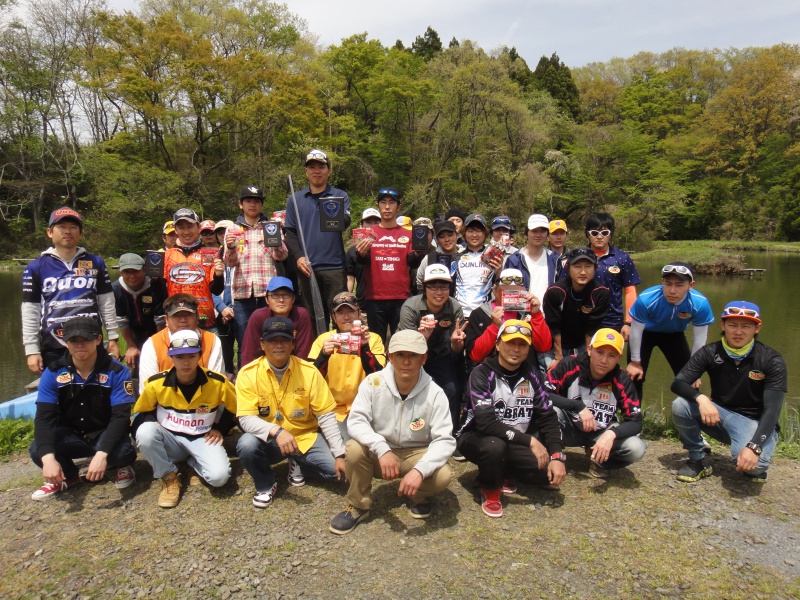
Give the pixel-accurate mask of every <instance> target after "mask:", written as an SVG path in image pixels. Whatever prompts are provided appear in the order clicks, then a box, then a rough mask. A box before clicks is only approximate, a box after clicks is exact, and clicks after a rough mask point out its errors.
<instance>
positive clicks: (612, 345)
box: [592, 340, 623, 356]
mask: <svg viewBox="0 0 800 600" xmlns="http://www.w3.org/2000/svg"><path fill="white" fill-rule="evenodd" d="M604 346H605V347H606V348H613V349H614V351H615V352H616V353H617V354H619V355H620V356H622V350H623V348H622V347H620V346H619V345H617V344H615V343H613V342H609V341H603V340H597V341H596V342H595V343H594V344H592V348H603V347H604Z"/></svg>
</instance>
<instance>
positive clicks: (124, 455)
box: [28, 427, 136, 479]
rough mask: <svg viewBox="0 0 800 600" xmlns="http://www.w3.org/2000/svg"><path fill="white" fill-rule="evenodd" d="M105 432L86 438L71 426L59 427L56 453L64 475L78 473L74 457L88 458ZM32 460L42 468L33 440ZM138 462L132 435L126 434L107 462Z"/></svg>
mask: <svg viewBox="0 0 800 600" xmlns="http://www.w3.org/2000/svg"><path fill="white" fill-rule="evenodd" d="M103 435H104V434H103V433H101V434H100V435H99V436H97V437H96V438H94V439H91V440H89V439H86V438H85V437H83V436H82V435H80V434H79V433H78V432H77V431H75V430H74V429H72V428H71V427H57V428H56V439H55V455H56V460H57V461H58V464H60V465H61V470H62V471H64V477H66V478H67V479H72V478H73V477H75V476H76V475H77V474H78V467H76V466H75V463H74V462H73V461H72V459H73V458H88V457H91V456H94V455H95V453H96V452H97V445H98V443H99V442H100V440H101V439H102V438H103ZM28 453H29V454H30V455H31V460H32V461H33V462H34V463H36V466H38V467H39V468H40V469H41V468H42V454H41V453H40V452H39V448H38V447H37V446H36V442H33V443H32V444H31V445H30V448H28ZM134 462H136V450H134V448H133V444H131V438H130V436H128V435H126V436H125V437H123V438H122V439H121V440H120V441H119V442H117V444H116V445H115V446H114V447H113V448H112V449H111V452H109V453H108V459H107V463H108V466H109V467H129V466H131V465H133V463H134Z"/></svg>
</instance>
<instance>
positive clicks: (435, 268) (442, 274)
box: [422, 264, 453, 283]
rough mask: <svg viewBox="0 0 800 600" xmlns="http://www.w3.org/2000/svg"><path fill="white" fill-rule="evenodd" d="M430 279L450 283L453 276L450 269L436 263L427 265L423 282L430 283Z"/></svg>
mask: <svg viewBox="0 0 800 600" xmlns="http://www.w3.org/2000/svg"><path fill="white" fill-rule="evenodd" d="M430 281H447V282H448V283H452V282H453V278H452V277H450V270H449V269H448V268H447V267H445V266H444V265H440V264H435V265H428V266H427V267H425V275H424V276H423V277H422V282H423V283H428V282H430Z"/></svg>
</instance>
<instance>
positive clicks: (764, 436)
mask: <svg viewBox="0 0 800 600" xmlns="http://www.w3.org/2000/svg"><path fill="white" fill-rule="evenodd" d="M760 313H761V311H760V309H759V308H758V306H757V305H755V304H753V303H752V302H745V301H743V300H735V301H733V302H729V303H728V304H727V305H726V306H725V308H724V310H723V311H722V321H721V325H722V339H721V340H719V341H717V342H712V343H711V344H708V345H707V346H703V347H702V348H701V349H700V350H698V351H697V352H696V353H695V354H694V355H693V356H692V358H690V359H689V362H688V363H686V366H685V367H683V369H681V372H680V373H678V376H677V377H676V378H675V380H674V381H673V382H672V388H671V389H672V391H673V392H675V393H676V394H678V395H679V397H678V398H676V399H675V401H674V402H673V403H672V420H673V422H674V423H675V427H676V428H677V429H678V436H679V437H680V438H681V442H683V447H684V448H686V450H688V451H689V460H688V461H687V463H686V465H685V466H684V467H683V468H681V469H680V470H679V471H678V481H684V482H693V481H698V480H700V479H702V478H703V477H708V476H709V475H711V464H710V463H709V462H708V459H707V458H705V453H704V451H703V437H702V434H701V432H704V433H707V434H708V435H710V436H711V437H713V438H714V439H715V440H717V441H719V442H722V443H723V444H730V446H731V456H732V457H733V460H734V462H735V463H736V470H737V471H740V472H742V473H743V474H744V475H745V477H747V478H749V480H750V481H753V482H756V483H764V482H765V481H766V480H767V470H768V469H769V464H770V458H771V457H772V453H773V452H774V451H775V446H776V445H777V443H778V428H777V425H778V417H779V415H780V413H781V407H782V406H783V399H784V396H785V395H786V389H787V385H786V363H785V362H784V360H783V357H782V356H781V355H780V354H779V353H778V352H777V351H776V350H773V349H772V348H770V347H769V346H767V345H766V344H762V343H761V342H759V341H758V340H757V339H756V336H757V335H758V332H759V331H761V314H760ZM703 373H708V377H709V379H710V380H711V396H710V397H709V396H706V395H705V394H702V393H700V392H699V391H698V390H696V389H695V388H694V386H693V385H692V383H693V382H695V381H697V380H698V379H699V378H700V376H701V375H702V374H703Z"/></svg>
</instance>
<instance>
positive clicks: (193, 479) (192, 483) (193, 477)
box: [186, 467, 202, 487]
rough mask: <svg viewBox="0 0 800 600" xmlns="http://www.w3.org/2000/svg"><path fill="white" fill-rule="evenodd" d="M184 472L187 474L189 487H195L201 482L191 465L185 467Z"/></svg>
mask: <svg viewBox="0 0 800 600" xmlns="http://www.w3.org/2000/svg"><path fill="white" fill-rule="evenodd" d="M186 474H187V475H188V476H189V487H197V486H198V485H200V484H201V483H202V481H201V480H200V475H198V474H197V471H195V470H194V469H193V468H192V467H186Z"/></svg>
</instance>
